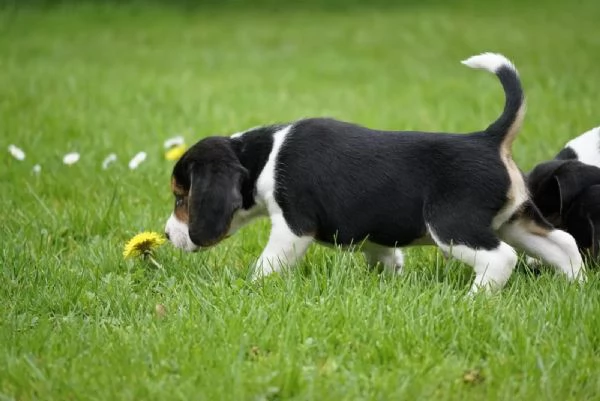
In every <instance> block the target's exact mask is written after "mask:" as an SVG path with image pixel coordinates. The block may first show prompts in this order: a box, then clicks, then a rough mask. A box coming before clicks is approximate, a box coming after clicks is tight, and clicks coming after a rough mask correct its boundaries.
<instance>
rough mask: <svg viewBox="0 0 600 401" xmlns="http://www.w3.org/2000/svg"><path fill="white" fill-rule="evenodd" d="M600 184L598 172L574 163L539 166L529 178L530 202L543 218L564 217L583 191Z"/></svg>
mask: <svg viewBox="0 0 600 401" xmlns="http://www.w3.org/2000/svg"><path fill="white" fill-rule="evenodd" d="M598 184H600V169H599V168H597V167H594V166H589V165H587V164H584V163H581V162H579V161H576V160H569V161H558V160H556V161H551V162H548V163H542V164H540V165H538V166H537V167H536V168H535V169H533V171H532V172H531V173H530V174H529V176H528V185H529V190H530V191H531V194H532V196H533V201H534V203H535V204H536V206H537V207H538V208H539V209H540V211H541V212H542V214H544V216H551V215H553V214H558V215H561V216H562V215H564V213H566V211H567V209H568V208H569V207H570V205H571V203H572V202H573V200H574V199H575V198H576V197H577V196H578V195H579V194H580V193H581V192H582V191H583V190H585V189H586V188H588V187H590V186H592V185H598Z"/></svg>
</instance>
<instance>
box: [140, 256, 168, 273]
mask: <svg viewBox="0 0 600 401" xmlns="http://www.w3.org/2000/svg"><path fill="white" fill-rule="evenodd" d="M144 258H145V259H148V260H149V261H150V263H152V264H153V265H154V266H156V267H157V268H159V269H160V270H164V267H162V265H161V264H160V263H158V262H157V261H156V259H154V257H153V256H152V254H151V253H150V252H145V253H144Z"/></svg>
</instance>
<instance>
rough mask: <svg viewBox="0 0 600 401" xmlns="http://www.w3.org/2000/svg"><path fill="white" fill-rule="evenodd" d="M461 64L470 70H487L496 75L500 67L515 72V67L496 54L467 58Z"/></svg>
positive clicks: (483, 54)
mask: <svg viewBox="0 0 600 401" xmlns="http://www.w3.org/2000/svg"><path fill="white" fill-rule="evenodd" d="M461 63H462V64H464V65H466V66H467V67H470V68H476V69H480V70H487V71H489V72H492V73H496V72H497V71H498V70H499V69H500V68H502V67H508V68H510V69H511V70H513V71H515V72H516V71H517V69H516V68H515V65H514V64H513V63H512V62H511V61H510V60H509V59H507V58H506V57H504V56H503V55H502V54H498V53H482V54H479V55H477V56H472V57H469V58H468V59H466V60H463V61H461Z"/></svg>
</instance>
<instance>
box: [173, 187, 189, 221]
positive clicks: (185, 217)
mask: <svg viewBox="0 0 600 401" xmlns="http://www.w3.org/2000/svg"><path fill="white" fill-rule="evenodd" d="M171 190H172V191H173V195H175V211H174V214H175V217H176V218H177V220H179V221H180V222H182V223H185V224H188V223H189V221H190V212H189V206H188V204H189V193H188V191H186V190H185V189H184V188H183V187H182V186H181V185H180V184H179V183H178V182H177V180H176V179H175V177H171Z"/></svg>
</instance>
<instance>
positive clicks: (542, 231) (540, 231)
mask: <svg viewBox="0 0 600 401" xmlns="http://www.w3.org/2000/svg"><path fill="white" fill-rule="evenodd" d="M520 224H521V226H522V227H523V228H524V229H525V230H527V231H529V232H530V233H532V234H535V235H539V236H541V237H546V236H548V234H550V231H551V230H549V229H548V228H546V227H542V226H540V225H539V224H537V223H536V222H535V221H533V220H523V221H520Z"/></svg>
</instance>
